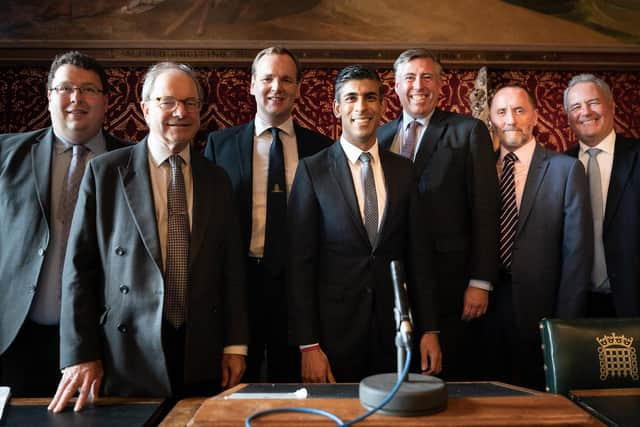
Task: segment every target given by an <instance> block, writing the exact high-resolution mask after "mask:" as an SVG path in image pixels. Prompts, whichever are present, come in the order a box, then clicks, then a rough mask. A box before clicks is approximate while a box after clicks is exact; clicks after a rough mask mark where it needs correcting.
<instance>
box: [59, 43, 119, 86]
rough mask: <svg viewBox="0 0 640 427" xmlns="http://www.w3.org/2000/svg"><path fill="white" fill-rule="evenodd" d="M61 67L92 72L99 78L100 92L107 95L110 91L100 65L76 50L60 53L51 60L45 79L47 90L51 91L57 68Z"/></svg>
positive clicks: (105, 74)
mask: <svg viewBox="0 0 640 427" xmlns="http://www.w3.org/2000/svg"><path fill="white" fill-rule="evenodd" d="M63 65H73V66H76V67H79V68H83V69H85V70H89V71H93V72H94V73H96V74H97V75H98V77H100V82H101V83H102V91H103V92H104V93H108V92H109V90H110V89H111V86H110V85H109V81H108V80H107V73H106V72H105V71H104V68H103V67H102V65H101V64H100V63H99V62H98V61H97V60H96V59H95V58H93V57H91V56H89V55H87V54H85V53H82V52H78V51H77V50H72V51H70V52H65V53H62V54H60V55H57V56H56V57H55V58H54V59H53V62H52V63H51V68H50V69H49V76H48V78H47V89H51V84H52V83H53V79H54V78H55V76H56V71H58V68H60V67H62V66H63Z"/></svg>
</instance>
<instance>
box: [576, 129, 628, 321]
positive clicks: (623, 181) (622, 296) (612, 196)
mask: <svg viewBox="0 0 640 427" xmlns="http://www.w3.org/2000/svg"><path fill="white" fill-rule="evenodd" d="M579 150H580V146H579V145H576V146H575V147H572V148H571V149H569V150H568V151H567V153H568V154H569V155H571V156H574V157H577V156H578V152H579ZM639 161H640V141H639V140H637V139H631V138H625V137H624V136H622V135H616V143H615V151H614V154H613V168H612V170H611V181H610V182H609V191H608V193H607V200H606V207H605V212H604V223H603V227H602V239H603V242H604V251H605V258H606V262H607V273H608V274H609V281H610V283H611V290H612V292H613V303H614V306H615V309H616V315H617V316H620V317H638V316H640V164H639Z"/></svg>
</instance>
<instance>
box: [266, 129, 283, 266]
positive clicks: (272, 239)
mask: <svg viewBox="0 0 640 427" xmlns="http://www.w3.org/2000/svg"><path fill="white" fill-rule="evenodd" d="M278 131H279V129H278V128H271V134H272V135H273V140H272V141H271V148H270V149H269V174H268V178H267V218H266V224H265V232H264V255H263V256H264V264H265V267H266V268H268V269H269V270H270V271H271V272H272V273H274V274H277V273H279V272H280V271H281V270H282V268H283V266H284V263H283V258H284V256H285V253H284V243H285V222H286V217H287V186H286V181H285V169H284V155H283V151H282V141H280V136H279V132H278Z"/></svg>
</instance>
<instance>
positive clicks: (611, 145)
mask: <svg viewBox="0 0 640 427" xmlns="http://www.w3.org/2000/svg"><path fill="white" fill-rule="evenodd" d="M615 143H616V132H615V131H614V130H613V129H611V132H609V135H607V136H605V137H604V139H603V140H602V141H600V142H599V143H598V145H596V146H594V147H590V146H588V145H587V144H585V143H584V142H582V141H579V142H578V144H580V154H584V153H586V151H587V150H588V149H590V148H599V149H600V150H602V151H603V152H605V153H608V154H613V151H614V149H615Z"/></svg>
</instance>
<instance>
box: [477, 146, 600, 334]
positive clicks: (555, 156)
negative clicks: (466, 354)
mask: <svg viewBox="0 0 640 427" xmlns="http://www.w3.org/2000/svg"><path fill="white" fill-rule="evenodd" d="M592 258H593V225H592V217H591V205H590V203H589V190H588V187H587V180H586V177H585V173H584V168H583V167H582V163H580V162H579V161H577V160H576V159H572V158H570V157H569V156H566V155H564V154H560V153H556V152H554V151H551V150H549V149H546V148H543V147H542V146H540V145H536V147H535V151H534V153H533V158H532V159H531V164H530V165H529V172H528V174H527V181H526V183H525V187H524V193H523V195H522V201H521V203H520V209H519V211H518V225H517V229H516V236H515V241H514V246H513V254H512V261H511V272H512V283H511V288H512V295H513V312H514V315H515V318H516V323H517V324H516V325H514V326H515V327H516V329H517V330H518V331H520V336H521V337H523V338H526V339H528V340H533V339H536V340H539V330H538V322H539V321H540V319H542V318H543V317H559V318H563V319H572V318H576V317H580V316H583V315H584V310H585V305H586V295H587V294H586V292H587V288H588V283H589V277H590V275H591V265H592ZM500 285H501V283H498V284H497V285H496V286H500ZM489 305H490V306H491V302H490V303H489Z"/></svg>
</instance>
